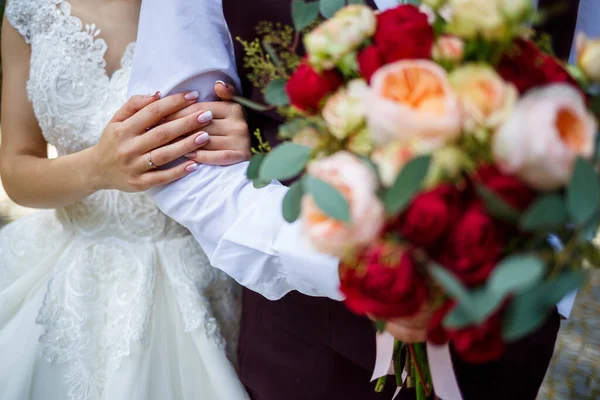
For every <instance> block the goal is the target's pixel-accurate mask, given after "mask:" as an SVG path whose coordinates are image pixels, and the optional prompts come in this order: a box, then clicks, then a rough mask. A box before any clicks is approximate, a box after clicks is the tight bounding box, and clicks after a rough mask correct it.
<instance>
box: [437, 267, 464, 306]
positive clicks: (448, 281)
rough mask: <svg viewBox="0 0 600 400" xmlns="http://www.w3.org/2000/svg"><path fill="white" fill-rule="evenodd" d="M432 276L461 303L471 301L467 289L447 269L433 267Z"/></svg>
mask: <svg viewBox="0 0 600 400" xmlns="http://www.w3.org/2000/svg"><path fill="white" fill-rule="evenodd" d="M431 274H432V275H433V277H434V278H435V280H436V281H437V282H438V283H439V284H440V285H441V286H442V288H444V290H445V291H446V293H448V294H449V295H450V297H452V298H454V299H456V300H458V301H459V302H468V301H469V300H470V298H471V296H470V294H469V292H468V290H467V288H466V287H465V286H463V284H462V283H461V282H460V281H459V280H458V278H456V277H455V276H454V275H453V274H452V273H451V272H450V271H448V270H447V269H446V268H444V267H442V266H439V265H434V266H433V267H431Z"/></svg>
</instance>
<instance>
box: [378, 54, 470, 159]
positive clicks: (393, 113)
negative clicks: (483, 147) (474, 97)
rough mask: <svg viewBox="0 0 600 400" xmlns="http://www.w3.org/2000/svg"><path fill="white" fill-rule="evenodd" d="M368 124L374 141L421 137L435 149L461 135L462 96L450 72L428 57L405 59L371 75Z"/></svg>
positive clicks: (405, 139)
mask: <svg viewBox="0 0 600 400" xmlns="http://www.w3.org/2000/svg"><path fill="white" fill-rule="evenodd" d="M366 107H367V124H368V127H369V131H370V132H371V135H372V137H373V140H374V142H375V143H376V144H378V145H380V146H381V145H384V144H386V143H389V142H391V141H393V140H400V141H403V142H407V141H410V140H418V141H419V142H421V143H423V144H426V145H428V146H429V147H431V148H432V149H434V148H436V147H440V146H442V145H443V144H444V143H445V142H446V141H448V140H452V139H455V138H456V137H458V136H459V134H460V128H461V120H460V110H459V107H458V99H457V97H456V94H455V93H454V91H453V90H452V87H451V86H450V82H449V81H448V77H447V75H446V71H444V69H442V68H441V67H440V66H439V65H437V64H435V63H434V62H432V61H427V60H404V61H398V62H395V63H392V64H388V65H386V66H384V67H382V68H380V69H379V70H378V71H377V72H375V74H374V75H373V77H372V78H371V91H370V94H369V97H368V103H367V105H366Z"/></svg>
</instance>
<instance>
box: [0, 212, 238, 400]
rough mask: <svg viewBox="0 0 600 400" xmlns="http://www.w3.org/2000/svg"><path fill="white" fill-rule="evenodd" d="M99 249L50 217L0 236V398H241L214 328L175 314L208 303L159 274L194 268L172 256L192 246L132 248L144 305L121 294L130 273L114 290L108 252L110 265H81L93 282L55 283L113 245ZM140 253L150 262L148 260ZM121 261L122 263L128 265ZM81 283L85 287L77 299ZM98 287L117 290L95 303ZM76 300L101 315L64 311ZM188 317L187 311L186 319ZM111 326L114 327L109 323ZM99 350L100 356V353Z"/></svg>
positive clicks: (32, 219)
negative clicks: (148, 282)
mask: <svg viewBox="0 0 600 400" xmlns="http://www.w3.org/2000/svg"><path fill="white" fill-rule="evenodd" d="M98 241H99V239H98V238H97V237H96V238H93V241H92V242H90V240H89V238H80V237H78V235H77V234H76V233H74V232H73V231H72V230H71V229H69V228H68V227H65V224H64V223H63V222H62V221H60V220H59V219H57V217H56V216H55V214H54V213H49V212H42V213H38V214H34V215H31V216H29V217H26V218H23V219H21V220H18V221H16V222H14V223H13V224H11V225H9V226H8V227H6V228H5V229H3V230H2V231H0V251H2V252H4V254H0V399H1V400H27V399H30V400H96V399H97V400H238V399H247V395H246V393H245V391H244V389H243V387H242V385H241V383H240V382H239V380H238V378H237V375H236V372H235V368H234V366H233V365H232V363H231V362H230V360H229V359H228V358H227V355H226V351H225V349H224V346H223V345H222V344H220V343H219V342H218V341H217V340H214V336H215V335H214V334H212V333H214V332H207V330H211V326H212V325H211V324H207V323H199V324H195V325H194V324H191V323H190V321H188V320H186V317H185V315H184V314H185V313H183V312H182V307H184V308H185V307H188V308H189V307H195V306H196V307H197V305H196V304H195V303H194V302H193V301H191V300H190V299H194V298H199V299H201V300H206V302H208V303H210V295H209V294H207V293H209V292H207V291H206V290H205V291H203V292H202V295H201V296H196V297H194V296H188V297H186V296H185V295H182V294H181V293H182V292H185V291H186V290H187V291H188V292H189V290H190V288H189V287H186V286H185V285H182V283H181V279H183V278H181V276H179V275H177V274H176V273H174V272H173V271H175V270H178V269H177V268H171V267H168V266H167V264H169V260H170V259H172V260H173V263H178V262H183V263H186V262H189V263H194V264H195V263H197V260H196V259H194V258H193V257H190V258H189V260H188V261H186V258H185V257H183V258H181V259H179V256H178V254H185V253H181V252H178V250H177V249H182V248H187V247H186V246H190V245H193V244H192V242H191V241H190V238H189V237H177V238H174V239H171V240H166V241H162V242H163V243H155V242H151V243H139V244H135V243H133V244H131V246H134V248H130V249H129V250H131V253H132V254H135V258H136V260H137V264H135V265H139V266H141V267H140V270H141V271H145V269H147V270H150V271H152V272H153V273H152V274H151V276H150V280H151V286H149V290H148V291H149V293H150V294H151V296H150V299H149V300H148V302H144V301H141V302H140V301H139V300H140V297H144V296H143V295H141V294H140V293H141V292H135V291H132V290H131V288H130V287H128V286H123V285H126V284H128V281H135V279H137V276H138V274H133V275H131V276H129V275H123V276H121V278H124V279H123V281H124V282H125V283H123V282H121V283H118V284H114V282H113V281H116V280H118V279H117V278H115V277H114V276H116V275H115V274H118V273H121V272H120V271H121V269H123V268H124V267H122V265H121V264H120V263H119V261H120V260H119V259H118V257H119V256H115V254H117V255H118V254H121V253H120V252H119V251H110V254H112V255H113V256H114V257H116V258H108V259H107V258H106V257H99V258H97V259H93V258H89V257H88V258H86V259H87V264H86V268H85V269H86V270H88V271H89V270H90V268H88V267H89V264H94V263H97V265H95V266H94V268H93V271H94V274H95V275H93V276H91V275H85V276H84V277H83V275H82V277H78V279H66V280H62V281H61V279H60V278H59V276H60V269H61V266H64V265H73V263H74V261H77V263H81V262H82V261H81V260H82V259H81V254H85V251H84V250H85V249H88V248H90V249H95V250H91V251H96V252H97V251H98V250H97V248H98V245H100V246H101V248H103V249H104V250H106V249H109V250H110V249H111V247H110V246H113V245H114V244H113V243H114V242H113V241H107V243H106V244H105V245H104V247H102V246H103V245H102V244H101V243H100V244H99V242H98ZM100 242H101V240H100ZM122 244H123V243H121V245H122ZM86 246H87V247H86ZM82 252H83V253H82ZM143 252H153V253H154V254H148V255H147V256H148V257H146V256H144V255H143V254H141V253H143ZM71 254H73V255H75V254H79V256H78V257H79V258H77V260H72V259H70V258H72V257H74V256H71ZM86 259H84V260H86ZM146 259H149V260H153V261H151V262H149V263H148V264H147V265H143V264H144V263H143V262H140V260H146ZM98 260H99V261H98ZM121 261H122V263H123V264H127V262H129V261H130V260H125V259H123V260H121ZM115 263H116V265H115ZM196 267H197V265H190V268H196ZM170 268H171V269H170ZM67 270H68V269H67ZM78 271H79V269H78ZM84 278H85V279H84ZM111 279H112V280H111ZM212 279H213V280H214V277H213V278H212ZM107 280H108V283H107ZM196 280H197V281H198V279H196ZM192 281H193V279H192ZM57 282H58V283H60V285H59V284H57ZM82 282H85V283H86V285H88V286H85V289H86V290H85V291H84V290H83V289H82ZM136 282H137V281H136ZM140 282H145V281H144V279H141V280H140ZM196 284H197V285H198V282H196ZM61 285H63V286H64V287H63V286H61ZM90 285H91V286H90ZM101 285H103V286H101ZM146 286H147V285H146ZM98 287H101V288H103V289H102V290H109V289H110V290H112V289H115V288H117V289H118V290H115V291H114V292H110V293H111V295H110V296H108V297H106V296H98V291H99V289H98ZM131 287H135V288H139V287H141V286H139V285H138V284H137V283H136V284H135V285H131ZM90 288H92V289H90ZM136 290H137V289H136ZM130 292H134V295H135V296H134V297H132V298H131V299H129V298H127V297H126V295H127V294H128V293H130ZM221 292H222V291H221ZM115 293H116V294H115ZM123 293H124V294H123ZM188 294H189V293H188ZM121 295H123V296H124V297H123V299H125V300H126V301H134V300H135V302H136V303H135V304H137V306H136V307H130V309H127V308H126V306H129V303H127V302H125V303H119V302H118V301H114V297H115V296H116V297H117V298H118V297H119V296H121ZM81 296H83V298H84V299H85V300H86V301H88V300H89V299H90V296H91V298H92V299H93V300H94V301H96V300H97V299H100V298H101V299H102V303H101V307H100V306H99V304H100V303H99V302H97V303H91V302H90V303H89V304H94V307H95V309H94V311H93V312H90V313H88V314H86V313H81V312H80V311H81V310H78V311H77V312H71V311H73V310H70V308H72V307H74V305H81V301H82V298H81ZM86 296H87V297H86ZM220 299H222V297H220ZM186 301H188V303H185V302H186ZM49 303H50V304H49ZM84 304H88V303H84ZM107 304H108V305H107ZM115 304H116V305H119V304H123V305H124V307H125V308H123V307H120V308H118V309H117V310H115V312H114V315H113V313H112V312H111V307H114V306H115ZM90 307H91V306H90ZM99 308H100V309H101V311H102V312H103V313H104V314H102V313H99V312H98V309H99ZM216 308H218V307H216ZM123 310H125V311H126V312H123ZM140 311H141V312H140ZM194 311H196V310H194V309H187V312H188V313H192V314H193V313H194ZM102 315H105V320H103V318H102ZM136 315H142V316H144V318H142V319H140V321H142V322H140V324H136V321H137V320H136V318H135V316H136ZM202 315H203V314H202ZM74 316H75V317H74ZM99 316H100V317H99ZM123 316H125V317H126V318H123ZM113 318H116V319H118V320H117V322H116V323H113V322H114V321H113V320H112V319H113ZM187 319H189V317H188V318H187ZM207 320H208V319H206V318H203V321H207ZM36 321H37V322H36ZM210 321H212V322H214V321H215V319H212V318H211V319H210ZM234 323H238V321H235V322H234ZM107 327H108V328H107ZM125 327H127V329H125ZM213 328H214V327H213ZM221 328H222V329H223V328H224V327H221ZM231 329H232V327H225V330H227V331H230V330H231ZM87 330H89V332H88V331H87ZM75 332H76V334H75ZM84 334H85V335H84ZM123 335H125V336H127V335H131V337H132V340H126V341H120V339H122V336H123ZM223 336H225V335H223ZM90 338H93V339H94V341H93V342H92V341H91V340H90ZM86 340H87V342H86ZM98 349H104V350H98ZM102 351H104V352H105V353H106V354H100V353H102Z"/></svg>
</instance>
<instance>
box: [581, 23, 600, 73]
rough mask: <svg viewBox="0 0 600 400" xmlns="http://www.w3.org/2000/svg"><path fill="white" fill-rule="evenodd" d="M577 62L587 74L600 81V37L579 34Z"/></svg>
mask: <svg viewBox="0 0 600 400" xmlns="http://www.w3.org/2000/svg"><path fill="white" fill-rule="evenodd" d="M577 53H578V56H577V64H578V65H579V66H580V67H581V69H582V70H583V72H584V73H585V75H586V76H587V77H588V78H590V79H591V80H593V81H596V82H600V39H593V40H591V39H588V38H586V36H585V35H584V34H583V33H581V34H579V35H578V36H577Z"/></svg>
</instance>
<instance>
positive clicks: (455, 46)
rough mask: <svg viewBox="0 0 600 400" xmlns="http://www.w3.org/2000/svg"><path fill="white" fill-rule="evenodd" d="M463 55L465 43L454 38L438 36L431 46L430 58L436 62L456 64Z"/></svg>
mask: <svg viewBox="0 0 600 400" xmlns="http://www.w3.org/2000/svg"><path fill="white" fill-rule="evenodd" d="M464 54H465V42H464V41H463V40H462V39H461V38H459V37H456V36H452V35H444V36H440V37H439V38H438V40H437V41H436V42H435V45H434V46H433V51H432V56H433V59H434V60H435V61H437V62H447V63H452V64H458V63H460V62H461V61H462V59H463V57H464Z"/></svg>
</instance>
